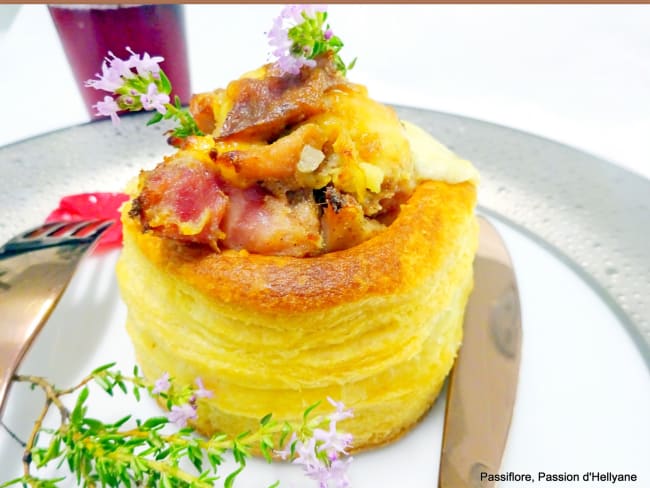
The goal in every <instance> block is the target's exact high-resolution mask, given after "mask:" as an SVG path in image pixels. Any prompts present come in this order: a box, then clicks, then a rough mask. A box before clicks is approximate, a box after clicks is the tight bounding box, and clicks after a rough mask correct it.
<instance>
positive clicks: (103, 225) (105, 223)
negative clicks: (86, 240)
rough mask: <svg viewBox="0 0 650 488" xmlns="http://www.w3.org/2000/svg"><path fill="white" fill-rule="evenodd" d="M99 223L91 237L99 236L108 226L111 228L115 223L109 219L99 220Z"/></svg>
mask: <svg viewBox="0 0 650 488" xmlns="http://www.w3.org/2000/svg"><path fill="white" fill-rule="evenodd" d="M99 222H101V223H100V224H99V225H98V226H97V227H96V228H95V229H94V230H93V231H92V233H91V235H92V236H93V237H95V236H97V235H99V234H101V233H102V232H104V231H105V230H106V229H108V228H109V227H110V226H112V225H113V224H114V223H115V221H114V220H111V219H109V220H100V221H99Z"/></svg>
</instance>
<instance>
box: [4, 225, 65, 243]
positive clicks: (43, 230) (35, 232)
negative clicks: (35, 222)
mask: <svg viewBox="0 0 650 488" xmlns="http://www.w3.org/2000/svg"><path fill="white" fill-rule="evenodd" d="M60 224H61V222H46V223H45V224H41V225H39V226H37V227H33V228H31V229H29V230H27V231H25V232H23V233H22V234H19V235H17V236H15V237H14V238H13V239H12V240H14V239H32V238H33V239H35V238H37V237H40V236H43V235H45V234H47V233H48V232H49V231H50V230H51V229H52V228H53V227H56V226H60Z"/></svg>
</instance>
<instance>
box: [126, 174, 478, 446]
mask: <svg viewBox="0 0 650 488" xmlns="http://www.w3.org/2000/svg"><path fill="white" fill-rule="evenodd" d="M475 202H476V189H475V186H474V184H473V183H471V182H465V183H459V184H448V183H444V182H432V181H431V182H423V183H421V184H420V185H418V187H417V188H416V190H415V192H414V194H413V195H412V196H411V197H410V199H409V200H408V202H407V203H406V204H404V205H403V206H402V208H401V211H400V213H399V215H398V216H397V218H396V219H395V221H394V222H393V223H392V224H391V225H390V226H389V227H388V228H387V230H386V231H384V232H382V233H380V234H378V235H376V236H375V237H373V238H371V239H369V240H367V241H365V242H363V243H361V244H359V245H357V246H354V247H351V248H348V249H345V250H342V251H337V252H331V253H327V254H324V255H320V256H316V257H311V258H295V257H282V256H262V255H255V254H249V253H247V252H245V251H224V252H222V253H214V252H213V251H212V250H210V249H207V248H205V247H200V246H195V245H192V244H187V243H179V242H177V241H173V240H169V239H165V238H160V237H156V236H155V235H153V234H151V233H142V232H141V231H140V228H139V226H137V225H136V224H135V223H134V222H133V220H132V219H131V218H130V217H129V216H128V210H129V208H128V205H127V206H125V209H124V213H123V222H124V238H125V240H124V251H123V253H122V256H121V258H120V261H119V263H118V282H119V285H120V288H121V291H122V296H123V298H124V300H125V302H126V304H127V308H128V318H127V328H128V331H129V334H130V336H131V338H132V340H133V343H134V346H135V350H136V355H137V359H138V362H139V364H140V365H141V366H142V369H143V371H144V374H145V375H146V376H147V377H149V378H157V377H159V376H160V375H161V374H162V373H163V372H165V371H167V372H169V373H170V374H171V375H172V376H173V377H175V378H177V380H178V381H179V382H185V383H191V382H193V381H194V379H195V378H196V377H201V378H202V379H203V381H204V383H205V385H206V387H207V388H209V389H211V390H213V391H214V392H215V397H214V398H212V399H210V400H208V401H207V402H205V403H204V404H203V405H202V406H201V407H200V409H199V419H198V422H197V424H196V427H197V428H198V430H199V431H201V432H203V433H205V434H207V435H210V434H213V433H215V432H219V431H222V432H225V433H228V434H232V435H236V434H238V433H239V432H242V431H245V430H249V429H254V428H255V426H256V425H257V424H258V422H259V419H260V418H261V417H262V416H264V415H266V414H267V413H270V412H272V413H273V415H274V417H275V418H276V419H279V420H289V421H298V420H299V419H300V416H301V414H302V412H303V410H304V409H305V408H306V407H307V406H308V405H311V404H313V403H314V402H317V401H321V402H323V401H325V399H326V398H327V397H328V396H329V397H332V398H334V399H335V400H337V401H343V402H344V403H345V405H346V406H347V407H351V408H352V409H353V410H354V412H355V417H353V418H351V419H347V420H345V421H343V422H341V423H340V428H341V429H342V430H344V431H348V432H351V433H352V434H353V435H354V444H353V450H363V449H367V448H370V447H373V446H379V445H383V444H385V443H388V442H390V441H391V440H393V439H396V438H397V437H399V436H401V435H402V434H403V433H405V432H406V431H407V430H408V429H409V428H411V427H412V426H413V425H415V423H416V422H417V421H418V420H419V419H420V418H421V417H422V416H423V415H424V414H425V413H426V411H427V410H428V408H429V407H430V406H431V404H432V402H433V401H434V400H435V398H436V396H437V395H438V393H439V391H440V388H441V387H442V384H443V382H444V379H445V377H446V376H447V374H448V373H449V371H450V369H451V366H452V364H453V361H454V359H455V356H456V353H457V350H458V347H459V345H460V342H461V338H462V319H463V313H464V308H465V304H466V301H467V297H468V295H469V292H470V291H471V288H472V283H473V282H472V261H473V257H474V253H475V251H476V246H477V235H478V226H477V223H476V219H475V216H474V206H475ZM325 405H327V403H326V402H325ZM323 409H326V407H323ZM321 411H322V410H321Z"/></svg>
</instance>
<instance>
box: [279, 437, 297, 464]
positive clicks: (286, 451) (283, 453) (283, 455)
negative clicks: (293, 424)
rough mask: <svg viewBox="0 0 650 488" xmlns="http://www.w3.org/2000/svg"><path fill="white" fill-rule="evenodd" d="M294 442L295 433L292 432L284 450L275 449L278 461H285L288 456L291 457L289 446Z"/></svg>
mask: <svg viewBox="0 0 650 488" xmlns="http://www.w3.org/2000/svg"><path fill="white" fill-rule="evenodd" d="M295 441H296V433H295V432H293V433H292V434H291V438H290V439H289V442H287V443H286V444H285V445H284V449H276V450H275V451H274V452H275V454H277V455H278V456H279V457H280V459H283V460H286V459H289V456H291V445H292V444H293V443H294V442H295Z"/></svg>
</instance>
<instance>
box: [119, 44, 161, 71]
mask: <svg viewBox="0 0 650 488" xmlns="http://www.w3.org/2000/svg"><path fill="white" fill-rule="evenodd" d="M126 49H127V51H129V52H130V53H131V57H130V58H129V65H130V67H132V68H135V69H136V71H137V72H138V75H140V76H148V75H149V74H151V75H152V76H153V77H154V78H159V77H160V66H159V63H162V62H163V61H164V60H165V58H163V57H162V56H154V57H153V58H152V57H151V56H149V53H146V52H145V53H144V54H143V55H142V58H140V55H139V54H138V53H136V52H133V50H132V49H131V48H130V47H127V48H126Z"/></svg>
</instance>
